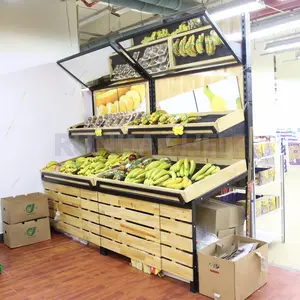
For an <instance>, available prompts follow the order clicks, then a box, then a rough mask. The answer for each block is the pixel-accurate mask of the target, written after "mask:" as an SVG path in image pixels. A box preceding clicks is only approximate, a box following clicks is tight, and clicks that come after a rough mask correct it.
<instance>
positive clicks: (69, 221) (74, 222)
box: [59, 214, 82, 228]
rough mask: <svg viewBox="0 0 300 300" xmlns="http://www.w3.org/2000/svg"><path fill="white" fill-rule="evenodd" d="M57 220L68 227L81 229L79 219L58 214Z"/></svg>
mask: <svg viewBox="0 0 300 300" xmlns="http://www.w3.org/2000/svg"><path fill="white" fill-rule="evenodd" d="M59 220H60V221H62V222H64V223H67V224H69V225H72V226H76V227H78V228H81V226H82V222H81V219H79V218H76V217H73V216H70V215H67V214H60V216H59Z"/></svg>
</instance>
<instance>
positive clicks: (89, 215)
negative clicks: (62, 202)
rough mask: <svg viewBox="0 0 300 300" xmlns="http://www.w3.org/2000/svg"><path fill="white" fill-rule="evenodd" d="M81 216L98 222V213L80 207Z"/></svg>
mask: <svg viewBox="0 0 300 300" xmlns="http://www.w3.org/2000/svg"><path fill="white" fill-rule="evenodd" d="M81 218H82V219H85V220H88V221H91V222H94V223H96V224H100V216H99V214H98V213H94V212H91V211H88V210H84V209H81Z"/></svg>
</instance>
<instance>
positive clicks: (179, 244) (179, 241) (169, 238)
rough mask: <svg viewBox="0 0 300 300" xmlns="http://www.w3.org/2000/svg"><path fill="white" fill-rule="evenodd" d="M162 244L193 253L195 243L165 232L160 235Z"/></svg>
mask: <svg viewBox="0 0 300 300" xmlns="http://www.w3.org/2000/svg"><path fill="white" fill-rule="evenodd" d="M160 236H161V243H162V244H165V245H169V246H172V247H174V248H177V249H182V250H185V251H188V252H192V251H193V241H192V239H190V238H186V237H183V236H179V235H176V234H175V233H170V232H164V231H162V232H161V233H160Z"/></svg>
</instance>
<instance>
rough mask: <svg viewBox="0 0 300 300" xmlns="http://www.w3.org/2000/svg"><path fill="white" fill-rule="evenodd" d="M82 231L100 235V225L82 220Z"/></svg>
mask: <svg viewBox="0 0 300 300" xmlns="http://www.w3.org/2000/svg"><path fill="white" fill-rule="evenodd" d="M82 229H84V230H86V231H90V232H93V233H96V234H98V235H100V225H98V224H95V223H92V222H89V221H86V220H82Z"/></svg>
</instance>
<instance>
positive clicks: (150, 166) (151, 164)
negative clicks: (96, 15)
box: [145, 161, 162, 171]
mask: <svg viewBox="0 0 300 300" xmlns="http://www.w3.org/2000/svg"><path fill="white" fill-rule="evenodd" d="M161 164H162V162H161V161H153V162H151V163H150V164H149V165H148V166H147V167H146V169H145V170H146V171H149V170H151V169H155V168H157V167H158V166H159V165H161Z"/></svg>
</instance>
